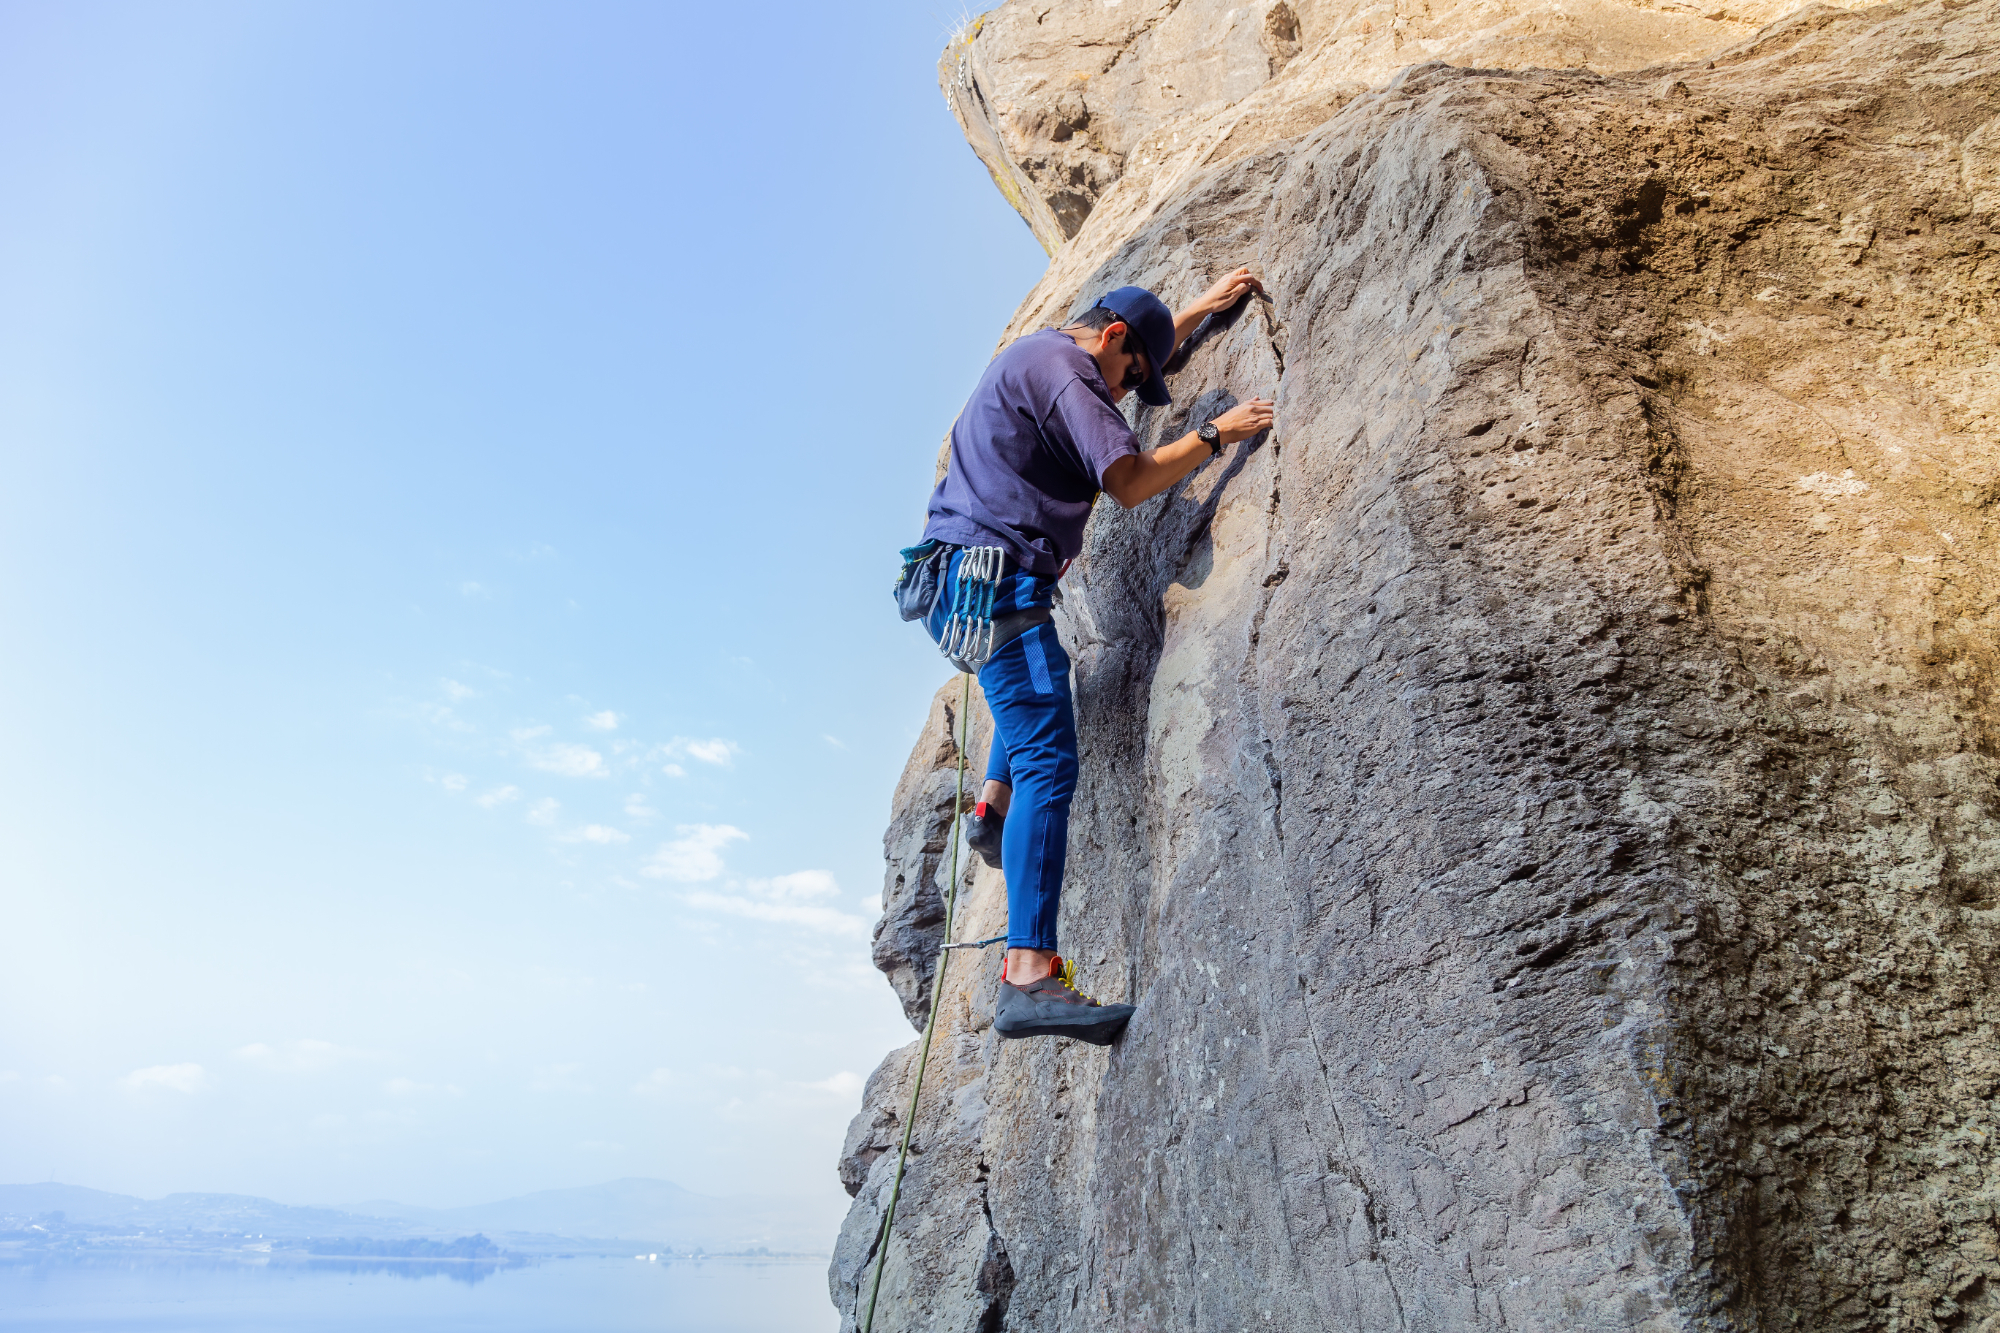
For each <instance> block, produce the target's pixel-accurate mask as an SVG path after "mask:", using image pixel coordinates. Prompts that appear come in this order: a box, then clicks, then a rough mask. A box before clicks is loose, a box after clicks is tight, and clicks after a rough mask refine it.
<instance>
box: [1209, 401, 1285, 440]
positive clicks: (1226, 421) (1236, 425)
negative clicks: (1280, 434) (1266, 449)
mask: <svg viewBox="0 0 2000 1333" xmlns="http://www.w3.org/2000/svg"><path fill="white" fill-rule="evenodd" d="M1274 406H1275V405H1274V404H1273V403H1272V402H1271V400H1270V399H1269V398H1252V399H1250V400H1249V401H1248V402H1244V403H1238V404H1237V405H1236V406H1234V407H1232V408H1230V409H1229V410H1228V411H1227V412H1224V413H1223V414H1222V415H1221V416H1219V417H1217V418H1215V429H1216V430H1217V431H1218V432H1219V433H1220V434H1221V436H1222V442H1223V443H1224V444H1234V443H1236V442H1237V441H1238V440H1247V439H1249V438H1250V437H1251V436H1252V435H1255V434H1257V433H1258V432H1259V431H1266V430H1269V429H1270V428H1271V411H1272V408H1273V407H1274Z"/></svg>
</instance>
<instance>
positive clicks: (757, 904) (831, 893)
mask: <svg viewBox="0 0 2000 1333" xmlns="http://www.w3.org/2000/svg"><path fill="white" fill-rule="evenodd" d="M839 895H840V884H839V882H838V881H837V880H835V879H834V877H833V876H832V875H831V874H829V873H828V872H826V871H824V870H799V871H795V872H793V873H792V874H789V875H778V876H775V877H774V878H771V879H751V880H745V881H743V882H742V883H741V884H731V885H729V886H727V891H725V892H720V893H718V892H713V891H708V890H703V891H701V892H697V893H690V894H688V895H686V897H685V898H684V899H683V901H684V902H686V903H687V904H688V906H690V907H698V908H702V909H704V910H706V911H711V912H726V913H728V914H729V915H731V916H740V917H746V918H748V919H749V920H752V921H768V922H771V923H773V924H775V925H785V926H802V927H804V928H805V929H807V930H811V931H816V932H818V933H820V934H823V935H859V936H866V935H867V934H868V932H869V923H868V922H867V921H865V920H863V919H862V918H861V917H858V916H849V915H847V913H845V912H842V911H839V910H837V909H836V908H833V907H831V906H828V905H826V904H825V902H824V901H822V900H824V899H827V898H836V897H838V896H839Z"/></svg>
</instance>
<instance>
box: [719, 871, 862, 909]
mask: <svg viewBox="0 0 2000 1333" xmlns="http://www.w3.org/2000/svg"><path fill="white" fill-rule="evenodd" d="M743 887H744V888H745V889H746V890H747V891H749V892H750V893H752V894H754V895H756V896H757V897H759V898H771V899H775V900H778V901H781V902H799V901H804V900H807V899H811V898H832V897H836V896H838V895H839V893H840V884H839V883H838V882H837V881H836V880H835V879H834V877H833V875H832V873H831V872H829V871H825V870H795V871H793V872H792V873H791V874H789V875H777V876H774V877H773V878H771V879H753V880H746V881H745V882H744V885H743Z"/></svg>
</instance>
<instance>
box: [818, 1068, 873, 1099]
mask: <svg viewBox="0 0 2000 1333" xmlns="http://www.w3.org/2000/svg"><path fill="white" fill-rule="evenodd" d="M864 1082H865V1080H864V1079H863V1078H862V1077H861V1075H859V1074H856V1073H854V1072H852V1071H851V1070H846V1069H843V1070H841V1071H840V1072H839V1073H838V1074H835V1075H834V1076H833V1077H831V1078H823V1079H821V1080H820V1081H819V1082H817V1083H808V1084H806V1086H807V1087H808V1088H812V1089H814V1090H815V1091H818V1092H830V1093H832V1094H833V1095H834V1096H836V1097H859V1096H860V1095H861V1088H862V1085H863V1083H864Z"/></svg>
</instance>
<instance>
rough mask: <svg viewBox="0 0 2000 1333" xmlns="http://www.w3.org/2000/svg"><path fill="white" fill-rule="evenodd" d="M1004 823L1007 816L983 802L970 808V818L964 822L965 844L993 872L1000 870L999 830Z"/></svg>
mask: <svg viewBox="0 0 2000 1333" xmlns="http://www.w3.org/2000/svg"><path fill="white" fill-rule="evenodd" d="M1006 822H1007V816H1005V815H1003V814H1001V813H1000V812H999V811H998V810H995V809H993V808H992V807H991V806H989V805H987V804H986V802H984V801H981V802H980V803H979V804H978V805H975V806H973V807H972V817H971V818H969V819H967V820H966V821H965V840H966V842H967V843H969V844H970V845H971V847H972V850H973V851H975V852H978V853H979V859H980V860H982V861H984V862H985V863H986V864H987V865H989V866H992V867H993V868H994V869H995V870H998V869H999V868H1000V828H1001V825H1003V824H1005V823H1006Z"/></svg>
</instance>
